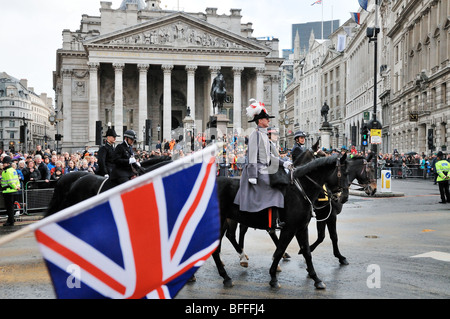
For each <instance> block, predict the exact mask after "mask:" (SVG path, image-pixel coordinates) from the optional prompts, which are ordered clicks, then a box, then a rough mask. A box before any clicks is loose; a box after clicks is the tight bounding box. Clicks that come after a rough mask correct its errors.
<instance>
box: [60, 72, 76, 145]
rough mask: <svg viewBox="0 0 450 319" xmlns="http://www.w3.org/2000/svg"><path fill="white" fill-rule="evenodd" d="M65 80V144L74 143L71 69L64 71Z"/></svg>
mask: <svg viewBox="0 0 450 319" xmlns="http://www.w3.org/2000/svg"><path fill="white" fill-rule="evenodd" d="M61 73H62V78H63V83H62V85H63V104H64V108H63V116H64V122H63V136H64V143H65V144H67V143H71V142H73V141H72V73H73V70H71V69H62V71H61Z"/></svg>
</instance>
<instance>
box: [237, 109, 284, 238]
mask: <svg viewBox="0 0 450 319" xmlns="http://www.w3.org/2000/svg"><path fill="white" fill-rule="evenodd" d="M250 101H251V102H252V105H250V106H249V107H248V108H247V116H248V117H249V118H251V119H252V120H251V121H249V123H251V122H255V123H256V125H257V127H256V130H255V131H254V132H252V134H250V136H249V139H248V151H247V152H248V153H247V155H248V164H246V165H245V167H244V169H243V171H242V176H241V181H240V187H239V191H238V193H237V194H236V197H235V199H234V204H236V205H239V209H240V210H241V211H244V212H251V213H253V212H255V213H256V212H260V211H263V210H266V209H268V211H269V218H270V217H272V218H271V219H270V220H269V228H271V229H272V230H273V229H274V228H282V226H283V224H284V223H281V222H280V221H279V218H278V209H280V208H284V196H283V193H282V192H281V191H280V190H279V189H277V188H273V187H272V186H271V185H270V177H269V174H275V173H276V172H277V170H278V168H279V166H282V167H286V168H287V167H289V165H291V164H292V163H291V162H290V161H284V160H282V159H280V158H279V157H276V156H274V154H273V152H272V151H271V144H270V142H269V138H268V135H267V133H268V132H267V128H268V127H269V122H270V119H271V118H274V116H270V115H269V114H268V113H267V110H266V109H265V107H264V104H262V103H260V102H257V101H256V100H250Z"/></svg>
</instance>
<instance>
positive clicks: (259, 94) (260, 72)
mask: <svg viewBox="0 0 450 319" xmlns="http://www.w3.org/2000/svg"><path fill="white" fill-rule="evenodd" d="M265 72H266V69H265V68H256V100H257V101H259V102H261V103H264V73H265Z"/></svg>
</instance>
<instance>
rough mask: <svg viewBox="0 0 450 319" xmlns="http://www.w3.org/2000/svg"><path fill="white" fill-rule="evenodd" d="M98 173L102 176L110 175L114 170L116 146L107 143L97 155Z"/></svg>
mask: <svg viewBox="0 0 450 319" xmlns="http://www.w3.org/2000/svg"><path fill="white" fill-rule="evenodd" d="M97 160H98V171H97V174H98V175H101V176H105V175H110V176H111V172H112V170H113V168H114V145H111V144H109V143H106V144H105V145H103V146H102V147H100V149H99V150H98V153H97Z"/></svg>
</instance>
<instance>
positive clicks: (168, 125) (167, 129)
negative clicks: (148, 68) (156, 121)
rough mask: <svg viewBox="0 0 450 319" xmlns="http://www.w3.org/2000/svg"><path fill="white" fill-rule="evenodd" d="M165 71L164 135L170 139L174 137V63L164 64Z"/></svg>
mask: <svg viewBox="0 0 450 319" xmlns="http://www.w3.org/2000/svg"><path fill="white" fill-rule="evenodd" d="M162 69H163V71H164V101H163V137H162V139H167V140H170V139H171V138H172V136H171V132H172V70H173V65H170V64H165V65H163V66H162Z"/></svg>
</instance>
